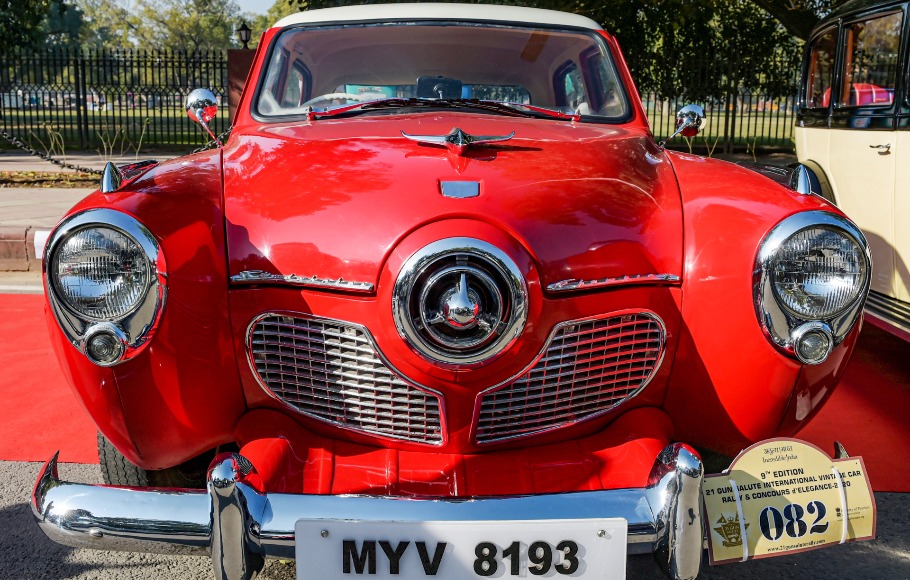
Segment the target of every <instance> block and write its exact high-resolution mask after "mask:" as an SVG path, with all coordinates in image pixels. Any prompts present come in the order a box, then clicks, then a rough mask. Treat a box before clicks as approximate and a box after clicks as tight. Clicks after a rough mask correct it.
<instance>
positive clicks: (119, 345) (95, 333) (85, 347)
mask: <svg viewBox="0 0 910 580" xmlns="http://www.w3.org/2000/svg"><path fill="white" fill-rule="evenodd" d="M125 348H126V340H125V337H124V336H123V333H122V332H120V331H119V329H118V328H116V327H115V326H113V325H99V327H95V328H93V329H91V330H89V331H88V333H86V335H85V339H84V340H83V342H82V352H84V353H85V356H87V357H88V358H89V360H91V361H92V362H93V363H95V364H96V365H99V366H110V365H112V364H116V363H117V362H119V361H120V359H121V358H122V357H123V353H124V350H125Z"/></svg>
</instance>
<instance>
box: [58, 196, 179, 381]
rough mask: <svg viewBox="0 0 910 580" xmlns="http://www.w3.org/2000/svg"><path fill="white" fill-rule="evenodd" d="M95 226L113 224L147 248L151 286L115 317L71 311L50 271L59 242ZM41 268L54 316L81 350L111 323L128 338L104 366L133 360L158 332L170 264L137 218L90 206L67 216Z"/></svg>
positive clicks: (156, 241)
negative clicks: (118, 354)
mask: <svg viewBox="0 0 910 580" xmlns="http://www.w3.org/2000/svg"><path fill="white" fill-rule="evenodd" d="M93 226H104V227H108V228H112V229H115V230H118V231H120V232H121V233H122V234H124V235H125V236H127V237H129V238H130V239H132V240H133V241H134V242H135V243H136V244H137V245H138V246H139V247H141V248H142V250H143V251H144V252H145V256H146V259H147V260H148V264H149V269H150V271H149V287H148V289H147V290H146V293H145V296H144V297H143V298H142V299H141V300H140V301H139V303H138V304H137V305H136V306H135V307H134V308H133V309H132V310H131V311H130V312H129V313H127V314H125V315H124V316H122V317H121V318H119V319H116V320H110V321H106V320H87V319H86V318H85V317H83V316H81V315H79V314H78V313H76V312H74V311H72V310H71V309H70V308H68V307H67V306H66V304H64V303H63V301H62V300H61V299H60V298H59V297H58V296H57V292H56V290H55V289H54V283H53V280H52V279H51V277H52V276H53V273H51V272H49V271H48V269H49V268H52V267H53V265H54V263H53V256H54V253H55V252H56V251H57V248H58V247H59V246H60V244H62V243H63V242H64V241H66V239H67V238H68V237H69V236H70V235H72V234H74V233H76V232H78V231H79V230H82V229H86V228H91V227H93ZM41 271H42V275H43V277H44V292H45V294H46V295H47V302H48V304H49V305H50V309H51V312H53V313H54V318H56V319H57V323H58V324H59V325H60V328H62V329H63V333H64V334H65V335H66V338H67V339H68V340H69V341H70V343H71V344H72V345H73V346H75V347H76V348H77V349H79V351H80V352H82V353H83V354H85V350H84V343H85V339H86V338H87V337H88V336H89V335H90V334H93V333H94V332H95V331H96V330H98V329H99V328H100V326H105V325H108V324H110V325H112V326H113V327H115V329H116V332H115V334H117V335H118V337H119V336H122V338H123V341H124V342H125V348H124V351H123V355H122V356H121V357H120V359H119V360H117V361H115V362H112V363H109V364H105V365H103V366H115V365H118V364H120V363H122V362H124V361H127V360H130V359H131V358H133V357H135V356H136V355H137V354H139V353H140V352H141V351H142V349H144V348H145V347H146V345H148V343H149V341H150V340H151V339H152V337H153V336H154V335H155V331H156V330H157V328H158V324H159V323H160V321H161V315H162V313H163V312H164V306H165V303H166V302H167V264H166V262H165V259H164V252H162V251H161V248H160V246H159V244H158V240H156V239H155V236H154V235H152V233H151V232H150V231H149V230H148V229H147V228H146V227H145V226H144V225H143V224H142V223H140V222H139V221H137V220H136V219H135V218H133V217H131V216H129V215H127V214H125V213H121V212H119V211H115V210H112V209H88V210H85V211H83V212H80V213H77V214H74V215H72V216H70V217H68V218H66V219H65V220H63V221H62V222H61V223H60V224H59V225H58V226H57V227H56V229H55V230H54V231H53V233H52V234H51V236H50V238H48V241H47V244H46V245H45V248H44V257H43V259H42V261H41ZM89 360H91V358H89ZM96 364H97V363H96Z"/></svg>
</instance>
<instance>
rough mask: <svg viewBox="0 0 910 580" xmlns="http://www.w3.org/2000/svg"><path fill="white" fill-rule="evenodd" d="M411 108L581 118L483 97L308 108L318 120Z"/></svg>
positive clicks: (398, 99) (309, 117) (415, 99)
mask: <svg viewBox="0 0 910 580" xmlns="http://www.w3.org/2000/svg"><path fill="white" fill-rule="evenodd" d="M409 108H442V109H460V108H467V109H478V110H483V111H490V112H494V113H501V114H504V115H510V116H518V117H541V116H544V117H551V118H556V119H565V120H571V121H578V120H579V119H581V115H579V114H569V113H563V112H562V111H558V110H556V109H549V108H546V107H537V106H535V105H528V104H525V103H503V102H500V101H486V100H480V99H421V98H416V97H410V98H389V99H379V100H376V101H368V102H366V103H354V104H351V105H345V106H343V107H337V108H335V109H329V110H327V111H314V110H308V111H307V113H306V114H307V119H309V120H311V121H312V120H315V119H321V118H323V117H334V116H337V115H343V114H345V113H360V112H365V111H377V110H381V109H409Z"/></svg>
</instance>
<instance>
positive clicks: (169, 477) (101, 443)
mask: <svg viewBox="0 0 910 580" xmlns="http://www.w3.org/2000/svg"><path fill="white" fill-rule="evenodd" d="M215 452H216V451H215V450H212V451H210V452H208V453H203V454H202V455H200V456H198V457H194V458H193V459H190V460H189V461H187V462H185V463H181V464H180V465H177V466H174V467H170V468H168V469H157V470H153V469H142V468H141V467H139V466H137V465H133V464H132V463H131V462H130V460H129V459H127V458H126V457H124V456H123V454H122V453H120V452H119V451H117V448H116V447H114V446H113V444H111V442H110V441H108V440H107V438H106V437H105V436H104V435H102V434H101V433H98V460H99V463H100V465H101V476H102V478H103V479H104V483H106V484H108V485H123V486H129V487H183V488H197V489H204V488H205V478H206V472H207V471H208V467H209V463H211V461H212V459H213V458H214V457H215Z"/></svg>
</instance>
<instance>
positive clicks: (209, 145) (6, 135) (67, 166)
mask: <svg viewBox="0 0 910 580" xmlns="http://www.w3.org/2000/svg"><path fill="white" fill-rule="evenodd" d="M231 129H233V127H228V128H227V130H226V131H224V132H223V133H222V134H220V135H218V138H217V139H213V140H211V141H209V142H208V143H206V144H205V145H203V146H202V147H199V148H198V149H194V150H193V151H192V153H190V154H191V155H192V154H193V153H201V152H203V151H207V150H209V149H212V148H214V147H217V146H218V145H219V144H221V143H224V140H225V139H226V138H227V137H228V136H229V135H230V133H231ZM0 134H2V135H3V138H4V139H6V140H7V141H8V142H9V143H10V144H12V145H15V146H16V147H18V148H19V149H22V150H24V151H27V152H28V153H29V154H30V155H34V156H35V157H40V158H41V159H44V160H45V161H48V162H50V163H53V164H54V165H58V166H60V167H63V168H65V169H72V170H73V171H79V172H82V173H91V174H93V175H101V171H100V170H98V169H92V168H91V167H83V166H82V165H74V164H72V163H67V162H66V161H60V160H59V159H54V158H53V157H51V156H50V155H47V154H45V153H42V152H40V151H36V150H35V149H32V148H31V147H29V146H28V145H26V144H25V143H24V142H23V141H22V140H21V139H17V138H16V137H13V136H12V135H10V134H9V133H7V132H6V131H5V130H3V129H0Z"/></svg>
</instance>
